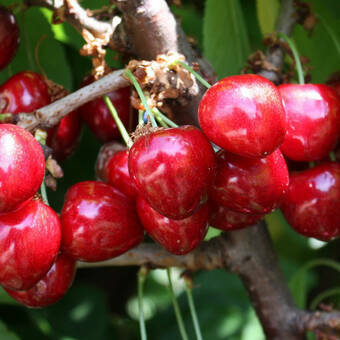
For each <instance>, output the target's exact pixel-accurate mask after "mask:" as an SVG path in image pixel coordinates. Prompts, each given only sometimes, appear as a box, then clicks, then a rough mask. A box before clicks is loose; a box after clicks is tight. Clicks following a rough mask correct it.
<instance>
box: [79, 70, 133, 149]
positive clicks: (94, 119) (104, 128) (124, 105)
mask: <svg viewBox="0 0 340 340" xmlns="http://www.w3.org/2000/svg"><path fill="white" fill-rule="evenodd" d="M93 80H94V79H93V78H91V77H86V78H85V79H84V81H83V83H82V85H83V86H85V85H88V84H90V83H91V82H92V81H93ZM107 96H108V97H109V98H110V99H111V102H112V104H113V106H114V107H115V109H116V110H117V113H118V116H119V118H120V119H121V121H122V122H123V124H124V125H125V126H128V125H129V120H130V109H131V105H130V87H124V88H121V89H119V90H116V91H112V92H109V93H107ZM78 110H79V112H80V114H81V116H82V118H83V119H84V121H85V123H86V124H87V125H88V126H89V128H90V130H91V131H92V132H93V133H94V135H95V136H96V137H97V138H98V139H99V140H100V141H101V142H103V143H105V142H109V141H112V140H114V139H120V137H121V136H120V132H119V130H118V128H117V125H116V123H115V122H114V120H113V117H112V115H111V113H110V111H109V109H108V108H107V106H106V104H105V102H104V100H103V99H102V98H97V99H94V100H92V101H90V102H88V103H86V104H84V105H82V106H81V107H80V108H79V109H78Z"/></svg>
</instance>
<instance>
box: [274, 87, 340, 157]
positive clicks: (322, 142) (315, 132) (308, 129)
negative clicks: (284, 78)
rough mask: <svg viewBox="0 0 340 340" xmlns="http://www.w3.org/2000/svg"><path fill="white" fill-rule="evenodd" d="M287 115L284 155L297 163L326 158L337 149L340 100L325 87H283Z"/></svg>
mask: <svg viewBox="0 0 340 340" xmlns="http://www.w3.org/2000/svg"><path fill="white" fill-rule="evenodd" d="M278 88H279V91H280V94H281V96H282V100H283V102H284V106H285V110H286V114H287V122H288V127H287V134H286V137H285V139H284V142H283V144H282V145H281V151H282V153H283V154H284V155H285V156H286V157H288V158H291V159H293V160H296V161H307V162H308V161H315V160H319V159H322V158H324V157H326V156H327V154H328V153H329V152H330V151H331V150H332V148H333V147H334V146H335V144H336V141H337V138H338V135H339V131H340V130H339V127H340V100H339V98H338V97H337V94H336V93H335V92H334V90H333V89H332V88H331V87H329V86H327V85H323V84H318V85H316V84H305V85H298V84H285V85H280V86H279V87H278Z"/></svg>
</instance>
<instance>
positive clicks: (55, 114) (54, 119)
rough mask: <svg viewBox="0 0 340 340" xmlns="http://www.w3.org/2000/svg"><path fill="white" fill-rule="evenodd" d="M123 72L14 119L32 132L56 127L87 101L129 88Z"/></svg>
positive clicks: (117, 72)
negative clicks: (37, 128) (39, 128)
mask: <svg viewBox="0 0 340 340" xmlns="http://www.w3.org/2000/svg"><path fill="white" fill-rule="evenodd" d="M123 72H124V70H118V71H114V72H112V73H110V74H108V75H107V76H105V77H103V78H101V79H99V80H97V81H95V82H93V83H91V84H89V85H87V86H84V87H82V88H81V89H79V90H78V91H75V92H73V93H71V94H69V95H67V96H66V97H64V98H61V99H59V100H56V101H55V102H53V103H52V104H49V105H47V106H44V107H42V108H41V109H39V110H36V111H35V112H33V113H20V114H18V115H16V117H15V118H16V119H17V120H18V125H20V126H22V127H23V128H25V129H27V130H33V129H35V128H36V127H38V126H41V127H44V128H49V127H52V126H54V125H57V124H58V122H59V121H60V120H61V119H62V118H63V117H65V116H66V115H67V114H68V113H69V112H71V111H73V110H75V109H76V108H78V107H79V106H81V105H83V104H85V103H87V102H88V101H90V100H92V99H95V98H97V97H99V96H102V95H103V94H105V93H108V92H110V91H114V90H117V89H119V88H122V87H126V86H129V85H130V83H129V81H128V80H126V79H125V78H123V77H122V74H123Z"/></svg>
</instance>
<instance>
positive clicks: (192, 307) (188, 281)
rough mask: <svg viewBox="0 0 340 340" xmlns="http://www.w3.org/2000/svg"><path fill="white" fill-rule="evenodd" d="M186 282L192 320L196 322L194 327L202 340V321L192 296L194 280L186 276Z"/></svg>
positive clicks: (197, 335) (198, 339)
mask: <svg viewBox="0 0 340 340" xmlns="http://www.w3.org/2000/svg"><path fill="white" fill-rule="evenodd" d="M184 282H185V290H186V293H187V298H188V303H189V309H190V314H191V318H192V322H193V324H194V329H195V333H196V338H197V340H202V339H203V338H202V333H201V328H200V323H199V321H198V317H197V313H196V308H195V304H194V298H193V296H192V280H191V279H188V278H186V277H184Z"/></svg>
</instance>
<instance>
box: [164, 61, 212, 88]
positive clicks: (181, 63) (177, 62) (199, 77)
mask: <svg viewBox="0 0 340 340" xmlns="http://www.w3.org/2000/svg"><path fill="white" fill-rule="evenodd" d="M176 64H178V65H181V66H182V67H183V68H185V69H186V70H188V71H189V72H190V73H191V74H193V75H194V76H195V78H196V79H197V80H198V81H199V82H200V83H201V84H202V85H204V86H205V87H206V88H209V87H211V85H210V84H209V83H208V82H207V81H206V80H205V79H204V78H203V77H202V76H200V75H199V74H198V73H197V72H196V71H194V70H193V69H192V67H190V66H189V65H187V64H186V63H184V62H183V61H180V60H175V61H174V62H173V63H172V64H171V65H176ZM171 65H170V67H171Z"/></svg>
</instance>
